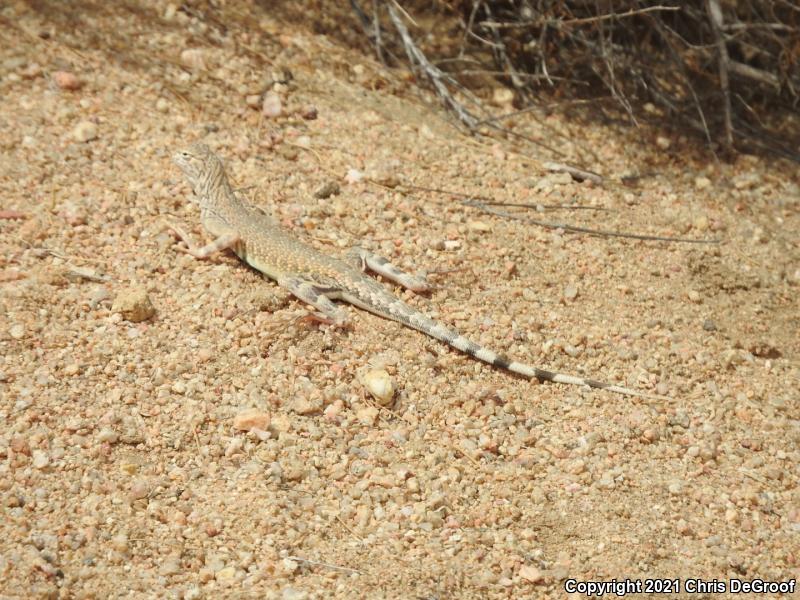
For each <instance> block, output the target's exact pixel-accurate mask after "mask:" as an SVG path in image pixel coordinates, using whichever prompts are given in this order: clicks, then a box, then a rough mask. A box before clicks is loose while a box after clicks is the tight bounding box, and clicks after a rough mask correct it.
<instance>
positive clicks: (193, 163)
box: [172, 144, 215, 187]
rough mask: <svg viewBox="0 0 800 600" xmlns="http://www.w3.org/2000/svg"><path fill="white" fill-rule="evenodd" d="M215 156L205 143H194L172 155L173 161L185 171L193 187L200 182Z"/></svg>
mask: <svg viewBox="0 0 800 600" xmlns="http://www.w3.org/2000/svg"><path fill="white" fill-rule="evenodd" d="M214 158H215V157H214V154H213V153H212V152H211V149H210V148H209V147H208V146H206V145H205V144H194V145H192V146H190V147H188V148H185V149H183V150H178V151H177V152H176V153H175V154H173V155H172V160H173V162H174V163H175V164H176V165H178V167H179V168H180V170H181V171H183V174H184V175H186V178H187V179H188V180H189V183H191V184H192V187H195V185H196V184H197V183H199V182H200V180H201V179H202V178H203V175H204V174H205V173H206V172H207V171H208V167H209V166H210V162H211V161H212V160H213V159H214Z"/></svg>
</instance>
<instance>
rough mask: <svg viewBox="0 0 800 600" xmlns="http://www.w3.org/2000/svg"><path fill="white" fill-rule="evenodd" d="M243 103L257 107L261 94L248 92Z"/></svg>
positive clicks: (259, 103)
mask: <svg viewBox="0 0 800 600" xmlns="http://www.w3.org/2000/svg"><path fill="white" fill-rule="evenodd" d="M244 102H245V104H247V106H249V107H250V108H258V107H259V105H261V95H260V94H249V95H247V96H245V98H244Z"/></svg>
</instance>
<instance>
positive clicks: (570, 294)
mask: <svg viewBox="0 0 800 600" xmlns="http://www.w3.org/2000/svg"><path fill="white" fill-rule="evenodd" d="M577 297H578V286H576V285H575V284H572V283H570V284H568V285H567V286H566V287H565V288H564V298H566V299H567V300H575V298H577Z"/></svg>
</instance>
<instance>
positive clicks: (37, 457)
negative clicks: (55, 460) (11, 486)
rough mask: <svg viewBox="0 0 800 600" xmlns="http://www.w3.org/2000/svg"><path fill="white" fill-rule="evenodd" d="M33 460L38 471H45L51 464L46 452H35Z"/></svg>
mask: <svg viewBox="0 0 800 600" xmlns="http://www.w3.org/2000/svg"><path fill="white" fill-rule="evenodd" d="M32 458H33V466H34V468H36V469H44V468H46V467H47V466H48V465H49V464H50V457H49V456H48V455H47V453H46V452H45V451H44V450H34V451H33V457H32Z"/></svg>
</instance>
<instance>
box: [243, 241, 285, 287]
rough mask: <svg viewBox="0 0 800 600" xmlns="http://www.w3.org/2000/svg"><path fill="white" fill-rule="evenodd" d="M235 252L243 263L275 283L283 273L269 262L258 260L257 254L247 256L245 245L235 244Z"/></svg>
mask: <svg viewBox="0 0 800 600" xmlns="http://www.w3.org/2000/svg"><path fill="white" fill-rule="evenodd" d="M233 250H234V252H236V255H237V256H238V257H239V258H241V259H242V260H243V261H244V262H246V263H247V264H248V265H250V266H251V267H253V268H254V269H256V270H257V271H261V272H262V273H263V274H264V275H266V276H267V277H269V278H270V279H274V280H275V281H277V280H278V279H279V278H280V277H281V275H283V271H282V270H281V269H279V268H278V267H276V266H275V265H274V264H270V261H266V260H264V259H263V258H259V257H258V256H257V254H256V253H255V252H254V253H252V254H248V252H247V246H246V245H245V244H242V243H239V244H236V247H235V248H234V249H233Z"/></svg>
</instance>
